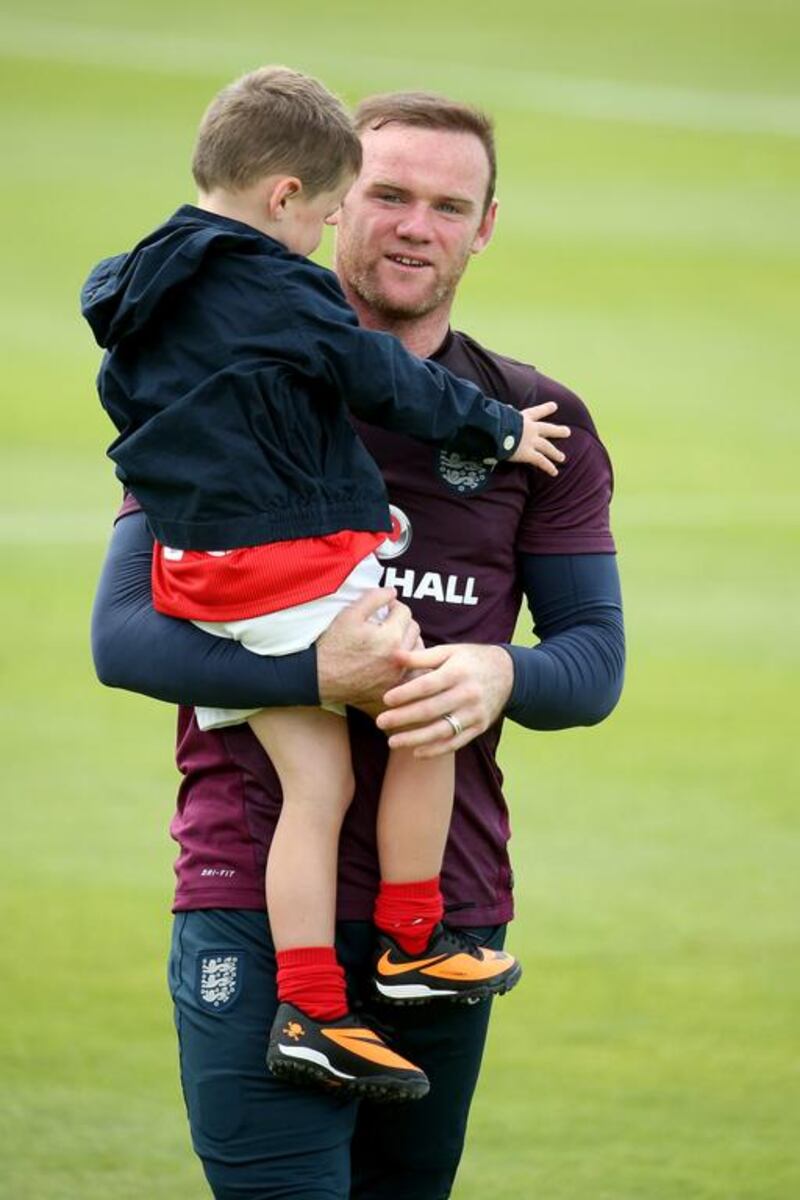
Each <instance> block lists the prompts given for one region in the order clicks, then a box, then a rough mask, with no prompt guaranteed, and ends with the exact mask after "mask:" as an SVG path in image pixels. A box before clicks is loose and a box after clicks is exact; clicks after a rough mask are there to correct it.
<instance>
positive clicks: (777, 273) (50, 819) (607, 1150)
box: [0, 0, 800, 1200]
mask: <svg viewBox="0 0 800 1200" xmlns="http://www.w3.org/2000/svg"><path fill="white" fill-rule="evenodd" d="M278 8H279V6H276V5H269V6H267V5H264V6H257V5H255V4H252V3H246V2H245V0H228V3H227V4H226V5H225V7H224V9H223V7H222V6H220V5H216V4H214V5H212V4H211V3H210V2H209V0H195V3H193V4H192V5H191V6H190V5H188V4H186V5H181V4H179V3H178V0H162V2H161V3H160V4H156V3H155V0H140V3H138V4H136V5H134V4H132V3H130V2H129V0H123V2H122V3H120V4H116V5H113V6H109V5H108V4H100V3H99V2H97V0H94V2H92V0H76V3H75V4H72V5H69V6H59V5H56V4H55V3H52V2H49V3H48V2H47V0H31V2H30V3H28V4H27V5H25V6H17V8H16V10H15V11H14V12H13V13H12V12H11V11H9V5H8V3H7V0H6V3H5V4H4V5H3V12H2V15H0V55H2V70H1V71H0V92H1V93H2V108H1V111H2V117H0V122H1V123H2V146H3V150H2V161H3V167H4V170H3V180H4V182H3V188H2V193H0V206H2V217H3V231H4V232H3V238H2V243H1V244H0V256H1V259H2V280H3V288H2V297H1V298H0V348H1V352H2V364H3V368H2V372H1V373H0V388H1V389H2V393H1V395H2V404H1V405H0V432H1V433H2V438H1V439H0V542H1V543H2V562H3V575H2V577H3V587H2V595H1V597H0V605H2V613H3V627H4V629H5V636H4V637H3V639H2V643H0V674H1V675H2V700H0V706H1V707H2V734H1V735H0V736H1V737H2V745H3V750H2V759H1V760H0V761H2V795H3V802H4V803H3V835H2V848H3V854H2V868H3V869H2V884H0V898H1V899H2V930H3V955H2V963H3V979H2V985H1V986H0V1197H3V1198H4V1200H5V1198H6V1197H7V1198H8V1200H101V1198H102V1200H108V1198H109V1197H114V1200H145V1198H146V1200H175V1198H176V1197H180V1198H181V1200H194V1198H198V1200H199V1198H201V1197H203V1196H205V1195H207V1192H206V1190H205V1185H204V1183H203V1181H202V1178H201V1172H200V1168H199V1166H198V1165H197V1163H196V1161H195V1159H194V1157H193V1155H192V1152H191V1150H190V1147H189V1143H188V1135H187V1130H186V1127H185V1121H184V1114H183V1107H182V1101H181V1098H180V1091H179V1086H178V1081H177V1071H176V1052H175V1046H174V1039H173V1033H172V1028H171V1013H170V1008H169V1004H168V998H167V994H166V986H165V982H164V958H165V951H166V945H167V938H168V929H169V911H168V910H169V902H170V894H171V883H172V876H171V869H170V862H171V859H172V856H173V847H172V845H171V843H170V841H169V839H168V836H167V822H168V819H169V816H170V813H171V810H172V803H173V793H174V790H175V783H176V777H175V772H174V768H173V766H172V761H171V740H172V725H173V714H172V713H171V712H170V711H169V710H168V709H167V708H165V707H162V706H159V705H157V704H154V703H150V702H147V701H144V700H142V699H141V698H138V697H132V696H127V695H123V694H117V693H112V692H109V691H104V690H103V689H101V688H100V687H99V686H98V685H97V684H96V683H95V681H94V678H93V674H92V669H91V666H90V662H89V657H88V650H87V632H86V629H87V619H88V610H89V605H90V603H91V596H92V592H93V588H94V582H95V578H96V573H97V570H98V566H99V563H100V560H101V557H102V554H103V544H104V540H105V537H106V532H107V528H108V524H109V521H110V517H111V514H112V512H113V509H114V506H115V503H116V497H117V488H116V485H115V483H114V480H113V477H112V472H111V469H110V466H109V464H108V463H107V462H106V460H105V459H104V454H103V451H104V448H105V445H106V444H107V443H108V441H109V440H110V434H109V428H108V426H107V424H106V420H105V418H104V416H103V415H102V414H101V413H100V412H99V407H98V405H97V403H96V400H95V397H94V391H93V376H94V371H95V367H96V363H97V354H96V351H95V349H94V348H93V345H92V343H91V340H90V335H89V332H88V329H87V328H86V327H84V326H82V323H81V321H80V318H79V316H78V309H77V292H78V288H79V285H80V282H81V281H82V279H83V276H84V275H85V273H86V270H87V268H88V267H89V265H90V264H91V263H92V262H94V261H95V260H96V259H97V258H99V257H101V256H102V255H104V254H107V253H112V252H116V251H118V250H120V249H122V248H125V247H126V246H128V245H129V244H130V243H131V242H132V240H134V239H135V238H136V237H137V236H138V235H139V234H140V233H142V232H143V231H145V230H146V229H147V228H148V227H150V226H152V225H153V224H155V223H156V222H157V221H158V220H160V219H161V218H162V217H164V216H166V215H167V214H168V213H169V212H170V211H172V209H173V208H175V207H177V205H178V204H179V203H181V202H183V201H184V200H187V199H188V200H191V199H192V198H193V196H192V191H191V188H190V180H189V174H188V169H187V160H188V155H189V148H190V144H191V140H192V137H193V133H194V128H195V125H196V122H197V119H198V116H199V113H200V111H201V110H202V108H203V106H204V105H205V103H206V101H207V99H208V98H209V97H210V95H211V94H212V93H213V92H214V91H215V90H216V89H217V88H218V87H219V86H221V85H222V84H223V83H224V82H226V81H227V79H228V78H230V77H232V76H233V75H235V74H238V73H240V72H242V71H243V70H246V69H249V68H250V67H252V66H255V65H257V64H259V63H260V62H263V61H285V62H288V63H290V64H292V65H295V66H299V67H302V68H305V69H309V70H312V71H315V72H318V73H319V74H321V75H322V76H323V77H324V78H325V79H326V80H327V81H328V82H329V83H330V84H331V85H332V86H334V87H336V88H337V89H338V90H340V91H341V92H342V94H344V95H345V96H346V97H347V99H348V100H352V101H354V100H356V99H358V98H359V97H360V96H361V95H363V94H365V93H366V92H369V91H375V90H385V89H388V88H394V87H399V86H411V87H417V86H426V87H430V88H435V89H438V90H442V91H448V92H450V93H453V94H455V95H458V96H462V97H464V98H466V99H471V100H474V101H476V102H478V103H481V104H483V105H485V106H486V107H488V108H489V109H490V110H492V111H493V112H494V113H495V115H496V117H497V121H498V131H499V141H500V155H501V170H500V188H499V194H500V198H501V218H500V222H499V226H498V232H497V236H496V241H495V243H494V245H493V246H492V247H491V248H490V250H489V251H488V252H487V254H486V255H485V256H484V257H483V258H482V259H480V260H479V261H477V262H476V263H475V264H474V265H473V266H472V268H471V273H470V276H469V278H468V280H467V281H466V283H465V285H464V288H463V292H462V295H461V299H460V303H459V307H458V310H457V314H456V324H457V325H458V326H459V327H462V328H465V329H467V330H469V331H470V332H472V333H473V334H475V335H476V336H478V337H479V338H480V339H482V340H484V341H486V342H487V343H488V344H490V345H491V346H492V347H494V348H496V349H498V350H503V351H506V352H508V353H510V354H513V355H516V356H518V357H520V358H524V359H527V360H529V361H534V362H536V363H537V364H538V365H539V366H540V367H541V368H542V369H544V370H545V371H547V372H549V373H551V374H554V375H556V376H557V377H559V378H561V379H563V380H564V381H565V382H567V383H569V384H570V385H571V386H573V387H574V388H575V389H576V390H578V391H579V392H580V393H581V394H582V395H583V396H584V397H585V398H586V399H587V401H588V402H589V403H590V405H591V407H592V410H593V413H594V415H595V417H596V420H597V423H598V425H599V427H600V429H601V432H602V434H603V436H604V438H605V440H606V441H607V443H608V444H609V446H610V448H611V451H612V454H613V457H614V462H615V466H616V471H617V499H616V504H615V529H616V533H617V535H618V541H619V546H620V564H621V570H622V574H623V580H624V584H625V591H626V602H627V619H628V628H629V635H630V669H629V677H628V684H627V690H626V693H625V696H624V699H623V702H622V704H621V705H620V707H619V709H618V711H617V713H616V714H615V715H614V717H613V718H612V719H611V720H610V721H609V722H608V723H607V724H606V725H604V726H601V727H600V728H598V729H595V730H591V731H580V730H579V731H575V732H570V733H563V734H558V735H554V734H550V735H541V736H540V735H531V734H522V733H521V731H518V730H516V729H513V728H510V729H509V730H508V732H507V734H506V738H505V742H504V748H503V760H504V763H505V765H506V767H507V772H508V791H509V795H510V798H511V802H512V805H513V810H514V813H515V839H514V857H515V866H516V868H517V877H518V880H519V884H518V909H519V920H518V922H517V924H516V926H515V931H514V946H515V949H517V950H518V951H519V953H520V954H521V955H522V956H523V957H524V961H525V966H526V977H525V981H524V985H523V986H522V987H521V988H520V989H519V991H518V992H517V993H516V994H515V995H514V997H513V998H510V999H509V1000H508V1001H507V1002H504V1003H503V1004H501V1005H498V1009H497V1013H496V1017H495V1022H494V1027H493V1035H492V1039H491V1042H490V1047H489V1052H488V1058H487V1063H486V1068H485V1072H484V1076H483V1080H482V1085H481V1089H480V1091H479V1095H478V1098H477V1100H476V1103H475V1107H474V1110H473V1119H472V1127H471V1137H470V1140H469V1148H468V1152H467V1154H466V1156H465V1159H464V1162H463V1166H462V1170H461V1175H460V1179H459V1182H458V1184H457V1187H456V1190H455V1193H454V1196H455V1197H456V1198H457V1200H483V1197H485V1196H487V1195H491V1196H492V1197H493V1200H527V1198H528V1197H531V1198H535V1200H579V1198H580V1200H796V1198H797V1197H798V1196H800V1162H799V1161H798V1151H797V1118H798V1111H799V1110H800V1061H799V1059H798V1032H800V1030H799V1025H800V1021H799V1020H798V1002H799V1001H800V969H799V968H798V916H799V915H800V897H799V896H798V853H797V852H798V847H799V843H800V837H798V833H799V832H800V830H799V822H798V816H797V801H798V796H800V787H799V786H798V769H797V767H798V756H797V738H796V727H797V716H798V689H797V677H798V665H799V663H798V659H799V658H800V636H798V618H797V611H798V588H797V581H798V562H799V561H800V559H799V557H798V551H799V550H800V545H799V543H800V538H798V526H799V525H800V511H799V510H800V504H799V503H798V485H797V475H798V453H799V452H800V407H798V405H797V402H796V399H795V397H794V394H793V391H794V387H795V386H796V353H797V351H796V347H797V328H798V316H799V315H800V314H799V311H798V310H799V307H800V306H798V300H797V297H798V284H799V283H800V279H799V278H798V276H799V275H800V272H798V266H799V265H800V241H799V240H798V211H800V204H799V201H800V155H798V147H799V145H800V84H799V83H798V57H797V45H798V39H800V11H799V10H798V9H797V7H796V5H794V4H791V3H789V0H759V2H756V0H725V2H724V3H723V0H638V2H637V0H608V2H607V3H605V4H602V5H600V4H596V3H592V2H590V0H558V2H556V0H540V2H539V3H537V4H535V5H532V6H529V5H527V4H525V5H524V4H522V3H521V0H498V2H497V3H495V4H493V5H478V4H475V3H472V4H469V3H468V4H466V5H462V6H461V7H460V8H455V9H453V8H438V9H437V8H435V6H431V5H429V4H423V3H421V0H406V3H405V4H404V5H403V6H402V7H396V8H395V9H394V10H389V9H386V10H385V13H384V15H382V16H379V15H376V14H374V15H371V16H367V17H362V16H361V15H360V13H361V8H362V6H360V5H357V4H355V3H354V0H345V2H344V3H341V4H339V5H337V6H328V5H323V4H322V3H321V0H311V2H310V3H302V2H301V3H299V4H296V5H289V6H280V11H278V12H276V11H273V10H275V9H278ZM376 13H377V10H376ZM487 1179H488V1180H490V1181H491V1183H490V1186H487Z"/></svg>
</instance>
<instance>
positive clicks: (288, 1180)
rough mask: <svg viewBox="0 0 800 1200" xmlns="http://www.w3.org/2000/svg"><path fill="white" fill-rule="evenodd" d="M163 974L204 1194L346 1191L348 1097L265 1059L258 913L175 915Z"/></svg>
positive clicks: (318, 1199)
mask: <svg viewBox="0 0 800 1200" xmlns="http://www.w3.org/2000/svg"><path fill="white" fill-rule="evenodd" d="M169 982H170V990H171V992H172V996H173V1000H174V1004H175V1024H176V1028H177V1031H178V1040H179V1045H180V1068H181V1080H182V1084H183V1091H184V1098H185V1101H186V1108H187V1113H188V1117H189V1123H190V1126H191V1132H192V1142H193V1145H194V1148H195V1151H196V1152H197V1154H198V1155H199V1157H200V1159H201V1161H202V1163H203V1168H204V1170H205V1173H206V1177H207V1179H208V1182H209V1185H210V1187H211V1190H212V1193H213V1195H214V1196H215V1197H216V1200H272V1198H273V1197H274V1198H275V1200H292V1198H296V1200H347V1197H348V1196H349V1143H350V1137H351V1134H352V1129H353V1124H354V1120H355V1115H356V1111H357V1106H356V1102H355V1101H353V1100H346V1099H343V1098H340V1097H337V1096H335V1095H330V1094H328V1093H325V1092H316V1091H307V1090H305V1089H300V1088H296V1087H292V1086H289V1085H287V1084H284V1083H282V1082H281V1081H280V1080H278V1079H275V1078H274V1077H273V1076H272V1075H270V1073H269V1072H268V1071H267V1069H266V1066H265V1056H266V1050H267V1039H268V1036H269V1029H270V1025H271V1022H272V1019H273V1017H274V1015H275V1012H276V1009H277V997H276V990H275V955H274V950H273V947H272V943H271V940H270V937H269V930H268V927H267V922H266V917H265V915H264V913H263V912H244V911H241V910H220V909H213V910H208V911H199V912H189V913H178V914H177V915H176V917H175V924H174V931H173V940H172V951H171V955H170V965H169Z"/></svg>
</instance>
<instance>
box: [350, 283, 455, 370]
mask: <svg viewBox="0 0 800 1200" xmlns="http://www.w3.org/2000/svg"><path fill="white" fill-rule="evenodd" d="M344 291H345V295H346V296H347V299H348V300H349V302H350V304H351V305H352V307H353V308H354V309H355V311H356V314H357V316H358V321H359V324H360V325H363V327H364V328H365V329H376V330H378V331H379V332H380V333H393V334H394V336H395V337H396V338H399V339H400V341H401V342H402V343H403V345H404V346H405V348H406V350H409V351H410V352H411V353H412V354H416V355H418V356H419V357H420V358H430V357H431V355H432V354H435V353H436V351H437V350H438V349H439V347H440V346H441V344H442V342H443V341H444V339H445V338H446V337H447V331H448V329H449V328H450V308H449V306H447V307H446V308H439V309H436V310H435V311H434V312H430V313H426V315H425V316H424V317H407V318H401V317H398V318H394V319H393V318H392V317H388V316H386V315H385V314H384V313H378V312H375V310H374V309H372V308H370V306H369V305H368V304H366V303H365V301H363V300H362V299H361V297H360V296H356V295H355V294H354V293H353V292H351V291H350V289H349V288H347V287H345V288H344Z"/></svg>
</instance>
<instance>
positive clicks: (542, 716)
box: [505, 554, 625, 729]
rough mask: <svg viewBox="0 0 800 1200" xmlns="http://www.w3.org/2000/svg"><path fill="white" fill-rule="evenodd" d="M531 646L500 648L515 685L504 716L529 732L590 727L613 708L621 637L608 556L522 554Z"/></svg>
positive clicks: (621, 666)
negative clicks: (533, 641)
mask: <svg viewBox="0 0 800 1200" xmlns="http://www.w3.org/2000/svg"><path fill="white" fill-rule="evenodd" d="M520 571H521V577H522V584H523V588H524V590H525V595H526V597H527V600H528V606H529V608H530V611H531V615H532V617H533V629H534V633H535V634H536V635H537V636H538V637H539V638H540V639H541V641H540V642H539V645H538V646H533V647H528V646H506V647H505V649H506V650H507V651H508V652H509V654H510V655H511V658H512V660H513V663H514V686H513V689H512V692H511V697H510V699H509V702H508V704H507V705H506V716H508V717H510V718H511V720H513V721H516V722H518V723H519V724H520V725H525V726H527V728H528V729H569V728H571V727H573V726H576V725H596V724H598V723H599V722H600V721H602V720H604V719H605V717H607V716H608V714H609V713H610V712H611V711H612V710H613V708H614V707H615V705H616V703H617V701H618V699H619V697H620V694H621V691H622V683H623V678H624V670H625V632H624V626H623V620H622V600H621V596H620V586H619V575H618V572H617V562H616V557H615V556H614V555H613V554H523V555H521V556H520Z"/></svg>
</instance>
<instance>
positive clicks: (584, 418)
mask: <svg viewBox="0 0 800 1200" xmlns="http://www.w3.org/2000/svg"><path fill="white" fill-rule="evenodd" d="M439 361H440V362H441V363H442V365H443V366H446V367H447V368H448V369H449V370H451V371H454V372H455V373H456V374H460V373H461V370H460V368H464V367H471V368H472V369H473V370H474V371H475V373H476V375H480V377H481V378H480V382H481V383H482V384H483V385H485V387H484V390H486V391H489V392H490V393H491V394H492V395H495V396H497V398H498V399H499V400H503V401H505V402H506V403H507V404H513V405H514V406H515V407H516V408H520V409H522V408H530V407H532V406H533V405H535V404H546V403H547V402H548V401H553V402H554V403H556V404H557V405H558V410H557V411H556V412H555V413H554V414H553V417H552V418H551V419H552V420H554V421H558V422H560V423H563V424H565V425H570V426H579V427H580V428H582V429H585V430H587V432H589V433H591V434H592V435H593V436H594V437H597V430H596V428H595V424H594V421H593V420H592V416H591V413H590V412H589V409H588V408H587V407H586V404H585V403H584V401H583V400H582V399H581V398H580V396H579V395H578V394H577V393H576V392H573V391H572V390H571V388H568V387H567V386H566V384H563V383H560V382H559V381H558V380H557V379H552V378H551V377H550V376H549V375H544V374H543V373H542V372H541V371H540V370H539V369H538V368H537V367H535V366H534V365H533V363H527V362H522V361H521V360H520V359H517V358H512V357H511V356H510V355H508V354H500V353H498V351H496V350H489V349H488V348H487V347H486V346H483V345H481V343H480V342H477V341H476V340H475V338H473V337H470V336H469V334H466V333H463V332H460V331H454V332H453V333H452V335H451V337H450V339H449V340H448V342H447V343H446V344H445V348H444V350H443V351H442V353H441V354H440V355H439ZM476 382H477V380H476ZM501 393H502V394H501Z"/></svg>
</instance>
